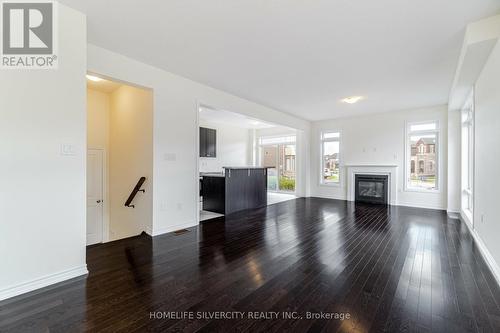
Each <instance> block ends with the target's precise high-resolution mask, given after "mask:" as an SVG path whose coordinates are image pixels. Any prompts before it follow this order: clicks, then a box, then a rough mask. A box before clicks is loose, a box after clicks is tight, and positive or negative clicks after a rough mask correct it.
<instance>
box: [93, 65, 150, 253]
mask: <svg viewBox="0 0 500 333" xmlns="http://www.w3.org/2000/svg"><path fill="white" fill-rule="evenodd" d="M87 149H88V150H87V245H91V244H97V243H103V242H108V241H113V240H118V239H122V238H127V237H132V236H136V235H139V234H141V233H142V232H143V231H146V232H150V233H151V232H152V224H153V222H152V215H153V191H152V185H153V92H152V90H151V89H147V88H143V87H138V86H135V85H130V84H125V83H123V82H118V81H115V80H110V79H107V78H103V77H100V76H97V75H94V74H92V75H90V74H89V75H87ZM143 178H145V181H142V182H141V180H142V179H143ZM139 183H140V189H139V191H136V186H138V185H139ZM131 196H133V198H132V201H131V202H129V200H128V198H130V197H131Z"/></svg>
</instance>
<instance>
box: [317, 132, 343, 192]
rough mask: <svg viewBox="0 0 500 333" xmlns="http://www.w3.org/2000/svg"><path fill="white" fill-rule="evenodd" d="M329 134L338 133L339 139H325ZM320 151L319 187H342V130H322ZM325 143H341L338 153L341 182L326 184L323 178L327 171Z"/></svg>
mask: <svg viewBox="0 0 500 333" xmlns="http://www.w3.org/2000/svg"><path fill="white" fill-rule="evenodd" d="M327 133H338V135H339V136H338V137H337V138H327V139H325V138H324V135H325V134H327ZM319 142H320V143H319V150H320V154H319V155H320V156H319V158H320V161H319V164H320V168H319V185H320V186H327V187H341V185H342V166H341V165H342V132H341V131H340V130H322V131H320V137H319ZM325 142H338V143H339V153H338V161H339V180H338V181H336V182H325V180H324V178H323V172H324V170H325V166H324V165H325V160H324V158H323V157H324V155H323V152H324V143H325Z"/></svg>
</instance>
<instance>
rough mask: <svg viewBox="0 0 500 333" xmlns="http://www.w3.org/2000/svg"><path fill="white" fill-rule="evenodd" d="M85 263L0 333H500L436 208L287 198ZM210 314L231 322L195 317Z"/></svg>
mask: <svg viewBox="0 0 500 333" xmlns="http://www.w3.org/2000/svg"><path fill="white" fill-rule="evenodd" d="M61 251H64V249H61ZM87 261H88V268H89V271H90V274H89V276H88V278H87V279H79V280H76V281H69V282H66V283H63V284H59V285H57V286H53V287H49V288H46V289H44V290H41V291H38V292H34V293H31V294H28V295H24V296H21V297H17V298H14V299H10V300H7V301H4V302H1V303H0V331H1V332H31V331H40V332H47V331H50V332H77V331H92V332H100V331H113V332H142V331H172V332H194V331H200V332H235V331H239V332H241V331H248V332H259V331H263V332H289V331H294V332H321V331H325V332H335V331H338V332H379V331H380V332H381V331H389V332H401V331H422V332H430V331H435V332H444V331H446V332H500V307H499V303H500V289H499V287H498V285H497V284H496V282H495V280H494V277H493V276H492V274H491V272H490V271H489V270H488V268H487V266H486V264H485V262H484V261H483V259H482V257H481V255H480V253H479V250H478V249H477V247H476V246H475V244H474V242H473V240H472V237H471V235H470V234H469V233H468V231H467V229H466V227H465V226H464V225H463V224H462V223H460V222H459V221H457V220H451V219H448V218H447V217H446V213H445V212H442V211H433V210H425V209H416V208H406V207H390V208H387V207H383V206H370V205H354V204H352V203H347V202H344V201H336V200H327V199H318V198H308V199H304V198H301V199H296V200H291V201H287V202H282V203H279V204H276V205H272V206H269V207H267V208H263V209H258V210H252V211H249V212H243V213H237V214H234V215H231V216H227V217H225V218H224V217H223V218H219V219H216V220H212V221H210V222H206V223H205V224H202V225H201V226H200V227H197V228H192V229H191V230H190V231H189V232H186V233H181V234H179V235H174V234H168V235H162V236H158V237H154V238H150V237H148V236H145V235H144V236H138V237H134V238H129V239H125V240H121V241H117V242H112V243H107V244H102V245H97V246H92V247H89V248H88V249H87ZM214 311H224V314H226V315H230V314H229V313H226V312H242V313H243V314H240V315H241V316H244V318H235V319H226V320H221V319H196V316H199V315H200V316H201V315H202V314H206V315H210V314H211V315H215V314H217V312H214ZM170 312H177V313H175V314H171V313H170ZM185 312H187V314H186V313H185ZM254 312H257V314H255V313H254ZM262 312H264V313H262ZM272 312H277V313H278V316H279V317H278V319H275V320H270V319H249V318H248V317H249V316H250V315H252V316H253V317H256V316H257V315H268V316H270V315H272ZM283 312H285V313H288V314H290V315H296V316H302V317H303V318H302V319H300V318H295V319H284V318H283V315H284V314H283ZM294 312H296V313H294ZM307 312H311V313H321V312H323V313H342V314H344V315H345V316H347V315H349V319H345V320H338V319H325V318H315V319H306V316H307ZM189 314H192V315H193V316H195V318H194V319H189V318H185V319H167V318H165V316H167V315H175V316H177V317H179V316H182V315H189ZM218 314H219V315H222V314H221V313H218ZM233 316H235V317H236V316H237V314H233ZM155 317H156V318H155Z"/></svg>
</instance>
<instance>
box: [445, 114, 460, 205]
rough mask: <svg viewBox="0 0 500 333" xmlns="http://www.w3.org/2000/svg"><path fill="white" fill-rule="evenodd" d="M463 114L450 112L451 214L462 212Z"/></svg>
mask: <svg viewBox="0 0 500 333" xmlns="http://www.w3.org/2000/svg"><path fill="white" fill-rule="evenodd" d="M461 119H462V117H461V113H460V111H457V110H449V111H448V170H447V172H448V203H447V211H448V212H449V213H459V212H460V200H461V199H460V193H461V188H460V182H461V176H460V175H461V169H462V159H461V149H462V147H461V146H462V134H461V130H462V122H461Z"/></svg>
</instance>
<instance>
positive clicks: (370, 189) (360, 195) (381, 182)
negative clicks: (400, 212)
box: [354, 174, 389, 205]
mask: <svg viewBox="0 0 500 333" xmlns="http://www.w3.org/2000/svg"><path fill="white" fill-rule="evenodd" d="M388 182H389V176H386V175H360V174H356V175H355V179H354V186H355V189H354V190H355V201H357V202H366V203H374V204H384V205H386V204H387V203H388Z"/></svg>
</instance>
